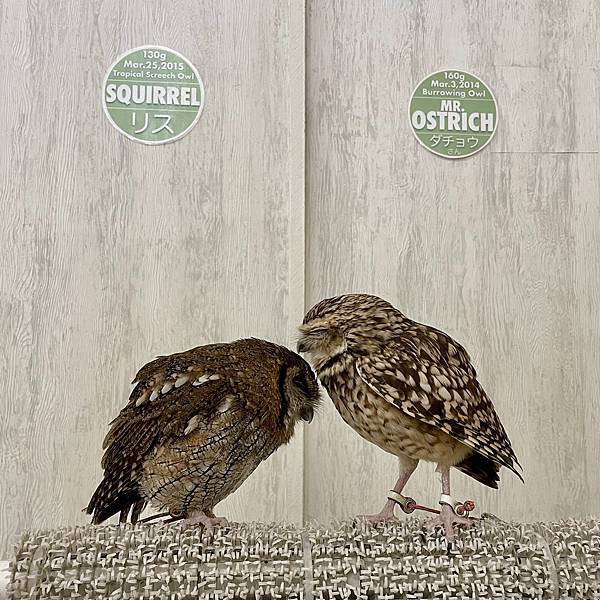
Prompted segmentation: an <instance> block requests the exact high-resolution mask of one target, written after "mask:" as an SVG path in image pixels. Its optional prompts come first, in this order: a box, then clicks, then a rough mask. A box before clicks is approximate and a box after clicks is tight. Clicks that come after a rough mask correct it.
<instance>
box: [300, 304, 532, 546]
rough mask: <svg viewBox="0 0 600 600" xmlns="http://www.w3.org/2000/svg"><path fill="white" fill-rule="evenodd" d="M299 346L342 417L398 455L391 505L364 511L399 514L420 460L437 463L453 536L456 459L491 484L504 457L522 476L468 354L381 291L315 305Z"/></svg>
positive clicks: (385, 516)
mask: <svg viewBox="0 0 600 600" xmlns="http://www.w3.org/2000/svg"><path fill="white" fill-rule="evenodd" d="M298 351H300V352H303V353H306V354H307V356H308V358H309V362H311V364H312V366H313V367H314V368H315V370H316V372H317V375H318V377H319V379H320V380H321V382H322V384H323V385H324V387H325V389H326V390H327V392H328V393H329V395H330V397H331V399H332V400H333V403H334V404H335V407H336V408H337V410H338V412H339V413H340V415H341V416H342V418H343V419H344V421H346V423H348V424H349V425H350V426H351V427H352V428H353V429H354V430H356V431H357V432H358V433H359V434H360V435H361V436H362V437H363V438H365V439H367V440H368V441H370V442H372V443H374V444H376V445H377V446H379V447H380V448H382V449H383V450H385V451H387V452H390V453H392V454H394V455H396V456H398V457H399V458H400V464H401V476H400V479H399V480H398V483H397V484H396V486H395V487H394V489H393V490H392V491H391V494H392V496H390V497H389V500H388V502H387V503H386V506H385V508H384V510H382V511H381V512H380V513H378V514H377V515H372V516H370V517H367V518H369V519H372V520H392V519H394V518H395V517H394V506H395V503H396V502H397V501H398V497H399V496H400V492H401V491H402V489H403V488H404V485H405V484H406V482H407V481H408V478H409V477H410V475H411V474H412V472H413V471H414V469H415V468H416V466H417V464H418V461H419V460H425V461H430V462H435V463H437V465H438V471H440V472H441V474H442V498H441V499H440V504H442V509H443V510H442V513H443V519H442V520H443V522H439V523H436V524H441V525H443V526H444V528H445V530H446V533H447V536H448V537H449V538H450V537H452V536H453V532H454V531H453V529H452V527H451V525H452V524H456V523H459V524H466V523H465V522H464V521H461V520H460V519H459V518H458V517H457V515H454V514H451V513H452V512H453V511H449V510H447V509H446V508H445V505H452V503H453V502H452V501H451V499H450V482H449V469H450V467H455V468H457V469H459V470H460V471H462V472H464V473H466V474H467V475H470V476H471V477H473V478H475V479H476V480H477V481H479V482H481V483H484V484H485V485H488V486H490V487H494V488H496V487H497V486H498V480H499V478H498V472H499V470H500V468H501V467H502V466H505V467H507V468H508V469H510V470H511V471H514V472H515V473H516V474H517V475H518V476H519V477H521V476H520V475H519V473H518V471H517V470H516V466H517V465H518V461H517V458H516V456H515V453H514V452H513V449H512V447H511V444H510V441H509V439H508V436H507V434H506V431H505V430H504V427H503V426H502V424H501V423H500V419H499V418H498V415H497V414H496V411H495V410H494V407H493V405H492V402H491V401H490V399H489V398H488V396H487V395H486V393H485V392H484V390H483V388H482V387H481V385H480V383H479V382H478V381H477V377H476V372H475V369H474V368H473V366H472V364H471V361H470V358H469V355H468V354H467V352H466V351H465V349H464V348H463V347H462V346H461V345H460V344H459V343H457V342H456V341H454V340H453V339H452V338H451V337H450V336H449V335H447V334H445V333H443V332H442V331H439V330H437V329H434V328H433V327H429V326H427V325H423V324H421V323H417V322H415V321H412V320H411V319H409V318H407V317H406V316H404V315H403V314H402V313H401V312H400V311H399V310H397V309H396V308H394V307H393V306H392V305H391V304H390V303H389V302H386V301H385V300H382V299H381V298H378V297H376V296H371V295H367V294H349V295H344V296H337V297H335V298H328V299H325V300H322V301H321V302H319V303H318V304H316V305H315V306H314V307H313V308H311V309H310V310H309V311H308V313H307V314H306V316H305V318H304V322H303V324H302V325H301V327H300V338H299V342H298ZM393 494H396V496H393ZM400 497H401V496H400Z"/></svg>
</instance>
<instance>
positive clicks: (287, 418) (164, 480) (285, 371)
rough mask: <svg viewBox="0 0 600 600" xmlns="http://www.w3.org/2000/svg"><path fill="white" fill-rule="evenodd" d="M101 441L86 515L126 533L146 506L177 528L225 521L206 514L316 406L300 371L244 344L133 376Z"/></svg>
mask: <svg viewBox="0 0 600 600" xmlns="http://www.w3.org/2000/svg"><path fill="white" fill-rule="evenodd" d="M134 384H135V387H134V389H133V391H132V392H131V396H130V398H129V403H128V404H127V406H126V407H125V408H124V409H123V410H122V411H121V413H120V414H119V416H118V417H117V418H116V419H115V420H114V421H113V423H112V426H111V428H110V431H109V432H108V435H107V436H106V439H105V440H104V448H105V450H106V451H105V453H104V457H103V459H102V467H103V468H104V479H103V480H102V482H101V483H100V485H99V486H98V488H97V489H96V491H95V493H94V495H93V496H92V499H91V500H90V503H89V506H88V507H87V509H86V510H87V512H88V513H89V514H92V515H93V516H92V522H93V523H101V522H102V521H104V520H105V519H107V518H109V517H110V516H111V515H114V514H115V513H117V512H119V513H120V520H121V522H126V521H127V518H128V515H129V512H130V511H131V522H132V523H135V522H136V521H137V520H138V518H139V515H140V513H141V512H142V510H143V509H144V507H145V506H146V504H147V503H150V504H152V505H153V506H155V507H157V508H161V509H163V510H166V511H167V512H168V513H169V514H171V515H172V516H173V517H183V518H184V525H193V524H196V523H202V524H203V525H205V526H207V527H209V528H210V527H212V526H214V525H218V524H223V523H225V522H226V521H225V520H224V519H219V518H217V517H215V515H214V513H213V508H214V506H215V505H216V504H217V503H218V502H220V501H221V500H223V499H224V498H225V497H226V496H228V495H229V494H231V493H232V492H233V491H235V490H236V489H237V488H238V487H239V486H240V485H241V484H242V482H243V481H244V480H245V479H246V478H247V477H248V476H249V475H250V473H252V471H254V469H256V467H257V466H258V465H259V464H260V463H261V462H262V461H263V460H265V459H266V458H267V457H268V456H269V455H270V454H271V453H272V452H274V451H275V450H276V449H277V448H278V447H279V446H281V445H282V444H285V443H287V442H288V441H289V440H290V438H291V437H292V434H293V433H294V427H295V425H296V423H297V422H298V420H299V419H303V420H305V421H308V422H310V421H311V419H312V416H313V411H314V410H315V408H316V407H317V405H318V403H319V387H318V383H317V380H316V378H315V376H314V374H313V372H312V370H311V368H310V366H309V365H308V364H307V363H306V361H305V360H304V359H303V358H302V357H300V356H298V355H297V354H296V353H295V352H292V351H291V350H288V349H287V348H284V347H282V346H278V345H276V344H273V343H271V342H266V341H263V340H258V339H245V340H239V341H236V342H232V343H227V344H212V345H209V346H199V347H198V348H193V349H192V350H188V351H186V352H180V353H178V354H172V355H171V356H160V357H158V358H157V359H156V360H153V361H152V362H150V363H148V364H147V365H146V366H145V367H142V369H141V370H140V371H139V373H138V374H137V375H136V377H135V380H134Z"/></svg>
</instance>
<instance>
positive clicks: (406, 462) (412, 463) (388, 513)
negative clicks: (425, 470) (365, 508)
mask: <svg viewBox="0 0 600 600" xmlns="http://www.w3.org/2000/svg"><path fill="white" fill-rule="evenodd" d="M398 458H399V460H400V477H399V478H398V481H397V482H396V485H395V486H394V488H393V490H392V491H393V492H396V494H401V493H402V490H403V489H404V486H405V485H406V483H407V482H408V480H409V479H410V476H411V475H412V474H413V472H414V470H415V469H416V468H417V465H418V464H419V461H418V460H414V459H412V458H408V457H407V456H400V457H398ZM395 507H396V502H394V501H393V500H389V499H388V501H387V502H386V503H385V506H384V507H383V508H382V509H381V512H379V513H378V514H376V515H361V518H363V519H365V521H368V522H369V523H382V522H383V523H389V522H391V521H397V520H398V519H397V518H396V516H395V515H394V508H395Z"/></svg>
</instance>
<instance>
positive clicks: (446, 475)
mask: <svg viewBox="0 0 600 600" xmlns="http://www.w3.org/2000/svg"><path fill="white" fill-rule="evenodd" d="M438 469H439V470H440V471H441V473H442V495H441V496H440V505H441V507H442V508H441V510H440V514H439V515H438V516H437V517H433V519H431V520H429V521H428V522H427V527H428V528H429V529H434V528H435V527H437V526H438V525H441V526H442V527H443V528H444V533H445V534H446V539H447V540H448V541H449V542H451V541H453V540H454V526H455V525H464V526H465V527H470V526H471V525H472V524H473V519H469V518H467V517H460V516H459V515H457V514H456V513H455V512H454V506H455V503H454V501H453V500H452V497H451V496H450V468H449V467H442V468H440V467H438ZM458 504H460V503H458Z"/></svg>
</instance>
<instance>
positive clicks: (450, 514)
mask: <svg viewBox="0 0 600 600" xmlns="http://www.w3.org/2000/svg"><path fill="white" fill-rule="evenodd" d="M440 525H441V526H442V527H443V528H444V533H445V534H446V539H447V540H448V541H449V542H452V541H454V537H455V531H454V526H455V525H464V526H465V527H467V528H468V527H471V525H473V519H470V518H467V517H460V516H458V515H457V514H456V513H455V512H454V510H452V507H451V506H450V505H449V504H442V509H441V511H440V514H439V515H438V516H437V517H433V518H432V519H430V520H429V521H427V523H426V524H425V526H426V527H427V529H429V530H430V531H433V530H434V529H435V528H436V527H438V526H440Z"/></svg>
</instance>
